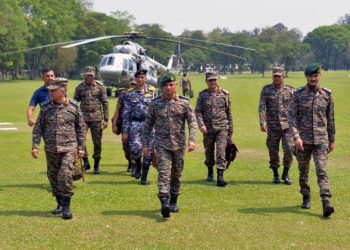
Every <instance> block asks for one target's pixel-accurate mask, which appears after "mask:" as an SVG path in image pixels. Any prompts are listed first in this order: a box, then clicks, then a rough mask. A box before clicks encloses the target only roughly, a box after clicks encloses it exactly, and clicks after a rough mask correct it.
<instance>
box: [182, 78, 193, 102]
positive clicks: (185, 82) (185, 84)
mask: <svg viewBox="0 0 350 250" xmlns="http://www.w3.org/2000/svg"><path fill="white" fill-rule="evenodd" d="M180 87H182V95H183V96H186V97H188V98H190V91H191V89H192V86H191V81H190V79H189V78H188V76H187V73H186V72H184V73H183V75H182V79H181V82H180Z"/></svg>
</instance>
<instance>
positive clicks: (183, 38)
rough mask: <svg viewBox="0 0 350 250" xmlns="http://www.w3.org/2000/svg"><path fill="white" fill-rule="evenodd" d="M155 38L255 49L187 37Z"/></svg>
mask: <svg viewBox="0 0 350 250" xmlns="http://www.w3.org/2000/svg"><path fill="white" fill-rule="evenodd" d="M155 38H167V39H174V38H176V39H182V40H187V41H194V42H202V43H208V44H214V45H221V46H225V47H231V48H238V49H245V50H251V51H255V49H252V48H248V47H243V46H237V45H232V44H227V43H218V42H211V41H206V40H201V39H195V38H188V37H181V36H157V37H155Z"/></svg>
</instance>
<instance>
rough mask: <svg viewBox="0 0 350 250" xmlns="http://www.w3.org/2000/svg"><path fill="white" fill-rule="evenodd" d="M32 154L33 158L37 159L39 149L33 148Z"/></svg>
mask: <svg viewBox="0 0 350 250" xmlns="http://www.w3.org/2000/svg"><path fill="white" fill-rule="evenodd" d="M32 156H33V158H35V159H38V157H39V150H38V149H37V148H34V149H33V150H32Z"/></svg>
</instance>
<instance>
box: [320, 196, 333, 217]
mask: <svg viewBox="0 0 350 250" xmlns="http://www.w3.org/2000/svg"><path fill="white" fill-rule="evenodd" d="M322 206H323V217H325V218H327V217H329V216H331V214H332V213H334V207H332V206H331V204H330V203H329V200H322Z"/></svg>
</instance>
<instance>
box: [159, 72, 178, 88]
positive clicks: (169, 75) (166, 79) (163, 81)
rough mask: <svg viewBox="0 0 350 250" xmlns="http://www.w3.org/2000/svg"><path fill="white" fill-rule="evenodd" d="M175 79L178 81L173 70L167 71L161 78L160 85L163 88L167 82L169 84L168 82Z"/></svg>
mask: <svg viewBox="0 0 350 250" xmlns="http://www.w3.org/2000/svg"><path fill="white" fill-rule="evenodd" d="M174 81H176V77H175V75H174V74H173V73H171V72H166V73H164V75H163V76H162V78H161V79H160V81H159V86H160V87H161V88H163V87H164V86H165V84H167V83H168V82H174Z"/></svg>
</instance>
